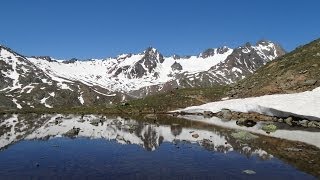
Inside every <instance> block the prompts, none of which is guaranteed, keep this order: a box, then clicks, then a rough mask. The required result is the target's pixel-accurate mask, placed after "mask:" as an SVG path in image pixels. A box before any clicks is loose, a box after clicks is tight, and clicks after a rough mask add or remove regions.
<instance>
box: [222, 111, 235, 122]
mask: <svg viewBox="0 0 320 180" xmlns="http://www.w3.org/2000/svg"><path fill="white" fill-rule="evenodd" d="M221 113H222V117H223V118H224V119H227V120H231V119H232V112H231V111H230V109H222V110H221Z"/></svg>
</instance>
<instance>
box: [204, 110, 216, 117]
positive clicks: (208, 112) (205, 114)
mask: <svg viewBox="0 0 320 180" xmlns="http://www.w3.org/2000/svg"><path fill="white" fill-rule="evenodd" d="M203 116H204V117H213V116H214V113H213V112H212V111H203Z"/></svg>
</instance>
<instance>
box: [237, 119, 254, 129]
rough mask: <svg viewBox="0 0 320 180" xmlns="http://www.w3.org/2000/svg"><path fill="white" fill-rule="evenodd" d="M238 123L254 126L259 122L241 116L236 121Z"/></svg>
mask: <svg viewBox="0 0 320 180" xmlns="http://www.w3.org/2000/svg"><path fill="white" fill-rule="evenodd" d="M236 124H237V125H239V126H246V127H253V126H255V125H256V124H257V123H256V122H254V121H252V120H247V119H245V118H240V119H239V120H237V121H236Z"/></svg>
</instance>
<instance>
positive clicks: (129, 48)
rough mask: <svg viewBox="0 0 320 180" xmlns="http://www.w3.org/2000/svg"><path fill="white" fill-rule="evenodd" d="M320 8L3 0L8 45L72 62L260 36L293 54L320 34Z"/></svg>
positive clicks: (273, 3) (305, 4) (235, 1)
mask: <svg viewBox="0 0 320 180" xmlns="http://www.w3.org/2000/svg"><path fill="white" fill-rule="evenodd" d="M319 7H320V1H318V0H309V1H294V0H290V1H279V0H268V1H255V0H242V1H240V0H228V1H226V2H225V1H222V0H219V1H214V0H186V1H182V0H54V1H53V0H28V1H26V0H7V1H1V4H0V15H1V16H0V17H1V26H0V44H2V45H6V46H9V47H10V48H12V49H14V50H16V51H18V52H19V53H22V54H25V55H50V56H53V57H56V58H64V59H69V58H72V57H77V58H82V59H85V58H101V57H110V56H116V55H118V54H121V53H129V52H132V53H138V52H141V51H143V50H144V49H145V48H146V47H148V46H153V47H155V48H157V49H159V51H160V52H161V53H163V54H164V55H171V54H174V53H177V54H180V55H191V54H198V53H200V52H201V51H203V50H205V49H207V48H209V47H219V46H223V45H227V46H230V47H235V46H239V45H242V44H244V43H245V42H252V43H254V42H256V41H257V40H260V39H269V40H272V41H275V42H278V43H280V44H281V45H282V46H283V47H284V48H285V49H286V50H288V51H290V50H293V49H294V48H295V47H296V46H299V45H301V44H304V43H308V42H309V41H311V40H314V39H317V38H319V37H320V20H319V19H320V9H319Z"/></svg>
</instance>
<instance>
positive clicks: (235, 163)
mask: <svg viewBox="0 0 320 180" xmlns="http://www.w3.org/2000/svg"><path fill="white" fill-rule="evenodd" d="M208 122H210V123H208ZM214 122H217V123H214ZM262 125H263V124H261V123H258V124H256V125H255V126H254V127H245V126H238V125H236V121H232V120H231V121H225V120H221V119H218V118H211V119H206V118H199V117H190V116H189V117H179V118H178V117H172V116H155V115H148V116H141V117H138V116H137V117H125V116H105V115H61V114H40V115H39V114H6V115H1V116H0V179H1V180H5V179H290V180H294V179H299V180H301V179H318V178H320V130H317V129H311V128H293V127H287V126H285V125H278V129H277V130H276V131H275V132H264V131H262V130H261V129H260V128H259V127H261V126H262Z"/></svg>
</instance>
